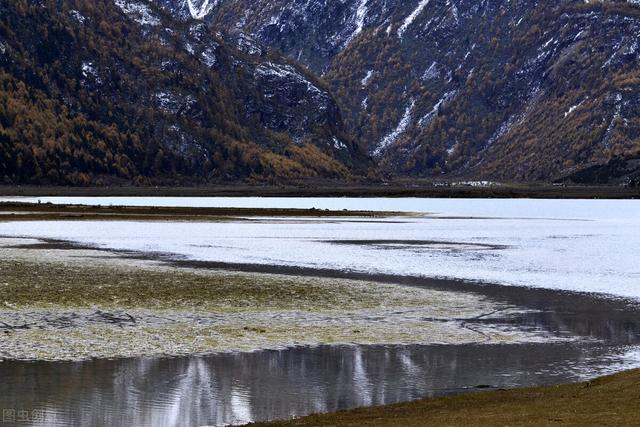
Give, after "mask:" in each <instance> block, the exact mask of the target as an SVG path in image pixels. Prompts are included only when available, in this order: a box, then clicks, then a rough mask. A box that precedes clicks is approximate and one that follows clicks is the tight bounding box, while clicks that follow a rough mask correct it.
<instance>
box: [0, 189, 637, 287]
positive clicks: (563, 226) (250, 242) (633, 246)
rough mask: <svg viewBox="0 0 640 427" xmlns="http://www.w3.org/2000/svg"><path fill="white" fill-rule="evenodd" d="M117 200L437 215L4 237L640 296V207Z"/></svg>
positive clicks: (15, 226) (56, 230) (39, 228)
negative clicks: (56, 240)
mask: <svg viewBox="0 0 640 427" xmlns="http://www.w3.org/2000/svg"><path fill="white" fill-rule="evenodd" d="M55 200H57V201H59V202H68V201H69V200H67V199H66V198H62V199H55ZM74 200H76V201H78V202H87V203H97V202H100V203H104V202H105V200H104V199H102V198H95V199H74ZM114 203H116V204H157V205H172V206H174V205H178V204H180V203H182V204H190V205H194V206H262V207H310V206H316V207H318V208H333V209H342V208H345V209H365V210H366V209H380V210H385V209H387V208H388V209H395V210H398V209H399V210H407V211H417V212H432V213H435V214H436V216H435V217H433V216H426V217H411V218H406V217H399V218H387V219H383V220H354V219H344V218H342V219H340V218H336V219H323V220H315V219H292V218H281V219H278V218H265V219H263V220H253V221H231V222H226V221H225V222H206V223H205V222H202V223H198V222H144V223H143V222H134V221H109V222H97V221H94V222H90V221H75V222H74V221H66V222H65V221H49V222H20V223H0V235H3V236H25V237H43V238H50V239H60V240H70V241H73V242H78V243H81V244H86V245H93V246H98V247H101V248H110V249H121V250H131V251H141V252H156V253H164V254H172V256H173V257H175V258H176V259H188V260H197V261H215V262H224V263H233V264H261V265H282V266H297V267H305V268H316V269H334V270H342V271H356V272H364V273H371V274H392V275H393V274H395V275H409V276H420V277H439V278H449V279H464V280H477V281H484V282H490V283H499V284H505V285H514V286H527V287H542V288H549V289H561V290H570V291H581V292H598V293H602V294H610V295H615V296H622V297H631V298H640V262H638V261H639V258H638V254H640V201H624V200H623V201H597V200H596V201H589V200H479V199H473V200H442V199H441V200H437V199H339V198H338V199H259V198H253V199H252V198H246V199H225V198H210V199H149V198H144V199H141V200H138V199H117V201H114ZM452 217H457V218H452ZM345 241H352V244H345V243H349V242H345Z"/></svg>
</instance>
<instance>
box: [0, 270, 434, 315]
mask: <svg viewBox="0 0 640 427" xmlns="http://www.w3.org/2000/svg"><path fill="white" fill-rule="evenodd" d="M0 277H1V279H0V306H2V305H4V308H11V309H15V308H32V307H41V308H47V307H58V308H96V307H99V308H105V309H112V308H118V309H132V308H144V309H158V310H169V309H171V310H196V311H209V312H225V313H228V312H245V311H256V310H258V311H272V310H302V311H304V310H309V311H317V310H348V309H363V308H375V307H382V306H420V305H426V304H433V303H437V302H438V301H433V298H434V295H433V294H430V293H428V292H422V291H420V290H418V289H411V288H402V287H398V286H393V285H384V284H375V283H367V282H357V281H341V280H331V279H323V278H306V277H304V278H303V277H287V276H277V275H267V274H240V273H226V272H206V273H202V272H196V271H190V270H181V269H172V270H170V271H169V269H157V270H154V269H150V268H121V267H120V268H118V267H106V266H101V265H91V264H89V263H88V264H87V265H62V264H60V265H56V264H55V263H30V262H26V261H22V260H12V261H6V260H5V261H0ZM0 309H2V307H0Z"/></svg>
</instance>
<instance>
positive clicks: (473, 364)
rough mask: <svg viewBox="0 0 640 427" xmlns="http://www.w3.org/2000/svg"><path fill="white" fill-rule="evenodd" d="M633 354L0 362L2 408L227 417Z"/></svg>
mask: <svg viewBox="0 0 640 427" xmlns="http://www.w3.org/2000/svg"><path fill="white" fill-rule="evenodd" d="M639 362H640V355H638V354H636V353H634V352H633V351H632V350H630V349H629V348H626V347H619V348H615V349H610V348H605V347H601V346H598V345H587V344H584V343H583V344H566V343H565V344H548V345H512V346H509V345H505V346H430V347H421V346H407V347H400V346H386V347H380V346H378V347H319V348H298V349H290V350H281V351H262V352H256V353H245V354H222V355H217V356H209V357H190V358H178V359H140V360H115V361H110V360H97V361H89V362H83V363H42V362H37V363H15V362H4V363H0V377H1V378H2V381H1V382H0V409H16V410H17V411H19V410H23V411H28V412H29V413H33V411H34V410H35V411H41V412H39V413H37V415H38V416H40V415H42V414H44V418H43V419H42V420H41V421H39V422H33V420H32V422H31V423H28V424H30V425H37V426H58V425H59V426H86V425H92V426H113V425H123V426H124V425H131V426H133V425H135V426H154V427H156V426H178V425H179V426H203V425H226V424H230V423H236V424H237V423H246V422H251V421H257V420H270V419H283V418H290V417H294V416H301V415H305V414H310V413H318V412H331V411H336V410H339V409H345V408H354V407H361V406H371V405H381V404H389V403H396V402H402V401H408V400H414V399H418V398H423V397H430V396H438V395H443V394H448V393H458V392H463V391H470V390H480V389H486V388H494V389H495V388H512V387H520V386H527V385H533V384H555V383H562V382H568V381H578V380H585V379H588V378H591V377H592V376H594V375H601V374H606V373H609V372H613V371H615V370H620V369H624V368H627V367H637V366H640V364H639ZM28 424H27V425H28ZM7 425H10V424H8V423H7ZM18 425H25V423H22V424H20V423H18Z"/></svg>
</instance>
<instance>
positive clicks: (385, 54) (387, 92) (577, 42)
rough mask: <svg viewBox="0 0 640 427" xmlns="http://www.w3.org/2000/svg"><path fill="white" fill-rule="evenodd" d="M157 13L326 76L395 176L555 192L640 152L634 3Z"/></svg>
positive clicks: (295, 4) (406, 1)
mask: <svg viewBox="0 0 640 427" xmlns="http://www.w3.org/2000/svg"><path fill="white" fill-rule="evenodd" d="M156 1H158V2H160V3H161V4H162V5H163V7H165V8H166V9H167V10H169V11H170V12H171V13H173V14H175V15H179V16H182V17H186V16H195V17H197V18H198V19H202V20H204V21H206V22H207V23H209V25H211V26H212V27H213V28H216V29H218V30H220V31H226V32H229V33H234V34H245V35H250V36H251V37H252V38H254V39H256V40H257V41H258V42H259V43H261V44H263V45H264V46H267V47H269V48H272V49H277V50H279V51H282V52H283V53H285V54H286V55H288V56H289V57H290V58H291V59H292V60H296V61H300V62H301V63H303V64H305V65H306V66H307V67H309V69H310V70H312V71H313V72H315V73H316V74H318V75H322V77H323V78H324V79H325V80H326V81H327V82H328V84H329V86H330V87H331V89H332V90H333V91H334V93H335V94H336V96H337V98H338V101H339V103H340V105H341V106H342V107H343V109H344V114H345V120H346V124H347V129H348V130H349V131H350V132H352V133H353V134H354V135H355V136H356V137H357V138H358V139H359V140H361V141H363V142H364V143H365V144H366V145H367V147H368V151H369V153H370V154H371V155H372V156H374V158H375V159H376V160H377V162H378V163H379V164H380V165H381V167H382V168H383V169H385V170H386V171H388V172H390V173H396V174H408V175H421V176H438V177H441V176H471V177H476V178H490V179H503V180H522V181H529V180H544V181H549V180H553V179H556V178H559V177H563V176H568V175H571V174H574V173H576V172H577V171H579V170H581V169H585V168H588V167H591V166H594V165H599V164H605V163H607V162H608V161H609V160H610V159H612V158H625V157H633V156H634V155H636V154H638V153H639V152H640V84H639V83H640V49H639V46H640V36H639V35H640V5H639V4H638V2H637V1H595V0H592V1H584V0H561V1H537V0H512V1H509V0H339V1H329V2H327V1H321V0H292V1H285V0H251V1H249V0H156Z"/></svg>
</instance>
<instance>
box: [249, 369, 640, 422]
mask: <svg viewBox="0 0 640 427" xmlns="http://www.w3.org/2000/svg"><path fill="white" fill-rule="evenodd" d="M638 401H640V370H632V371H627V372H622V373H620V374H616V375H612V376H607V377H603V378H598V379H595V380H592V381H589V382H583V383H578V384H566V385H560V386H548V387H537V388H527V389H516V390H500V391H492V392H483V393H470V394H464V395H459V396H452V397H442V398H436V399H427V400H419V401H415V402H408V403H401V404H397V405H390V406H381V407H374V408H363V409H356V410H352V411H342V412H338V413H334V414H325V415H312V416H308V417H302V418H299V419H295V420H290V421H278V422H272V423H256V424H250V425H251V426H254V427H311V426H323V427H331V426H336V427H337V426H340V427H349V426H354V427H356V426H358V427H359V426H363V425H366V426H375V427H387V426H388V427H395V426H400V425H401V426H407V427H411V426H469V425H487V426H489V425H494V426H503V425H504V426H506V425H508V426H544V425H565V426H567V425H570V426H586V425H601V426H605V425H619V426H622V425H625V426H632V425H638V423H639V420H638V406H637V405H638Z"/></svg>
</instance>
